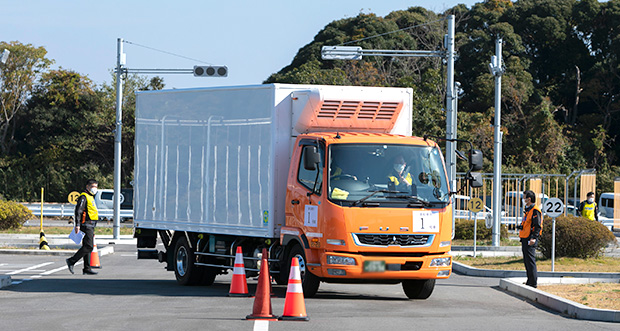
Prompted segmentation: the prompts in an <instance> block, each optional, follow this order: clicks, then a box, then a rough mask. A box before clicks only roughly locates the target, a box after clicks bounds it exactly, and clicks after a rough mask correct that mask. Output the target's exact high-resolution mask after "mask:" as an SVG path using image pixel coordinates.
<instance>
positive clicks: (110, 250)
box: [0, 246, 114, 289]
mask: <svg viewBox="0 0 620 331" xmlns="http://www.w3.org/2000/svg"><path fill="white" fill-rule="evenodd" d="M0 251H2V250H0ZM4 251H13V253H12V254H31V252H32V251H34V252H41V253H43V254H40V255H46V254H45V253H46V252H47V253H49V252H58V253H59V254H47V255H67V256H71V255H73V254H75V251H68V250H65V251H45V250H43V251H38V250H34V249H4ZM14 251H29V252H23V253H22V252H14ZM97 252H98V253H99V256H104V255H108V254H114V246H106V247H102V248H101V249H99V248H97ZM12 283H13V280H12V279H11V276H6V275H1V276H0V289H2V288H3V287H7V286H9V285H11V284H12Z"/></svg>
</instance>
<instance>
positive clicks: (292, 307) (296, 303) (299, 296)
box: [279, 257, 310, 321]
mask: <svg viewBox="0 0 620 331" xmlns="http://www.w3.org/2000/svg"><path fill="white" fill-rule="evenodd" d="M279 319H280V320H286V321H309V320H310V319H309V318H308V315H306V304H305V303H304V290H303V287H302V285H301V273H300V272H299V261H298V260H297V258H296V257H294V258H293V259H292V261H291V272H290V274H289V277H288V287H287V288H286V299H284V313H283V314H282V316H280V318H279Z"/></svg>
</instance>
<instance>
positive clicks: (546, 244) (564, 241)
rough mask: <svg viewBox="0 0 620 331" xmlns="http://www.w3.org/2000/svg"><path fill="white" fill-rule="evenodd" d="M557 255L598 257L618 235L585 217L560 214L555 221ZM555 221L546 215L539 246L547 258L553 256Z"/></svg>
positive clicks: (584, 257) (583, 257)
mask: <svg viewBox="0 0 620 331" xmlns="http://www.w3.org/2000/svg"><path fill="white" fill-rule="evenodd" d="M555 224H556V225H555V227H556V230H555V232H556V233H555V237H556V238H555V240H556V241H555V256H556V257H576V258H582V259H586V258H590V257H597V256H598V255H599V254H600V253H601V251H602V250H603V249H604V248H605V247H606V246H607V245H608V244H610V243H612V242H613V243H615V240H616V237H615V236H614V234H613V233H612V232H611V231H609V229H607V227H606V226H604V225H603V224H601V223H599V222H596V221H591V220H589V219H586V218H583V217H575V216H572V215H570V216H560V217H558V218H556V223H555ZM552 233H553V221H552V220H551V218H549V217H546V218H545V219H544V221H543V231H542V235H541V237H540V243H539V246H538V248H539V249H540V251H541V252H542V254H543V255H544V256H545V257H546V258H551V246H552Z"/></svg>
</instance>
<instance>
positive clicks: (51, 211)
mask: <svg viewBox="0 0 620 331" xmlns="http://www.w3.org/2000/svg"><path fill="white" fill-rule="evenodd" d="M23 205H24V206H26V208H28V209H30V211H31V212H32V214H33V215H35V216H41V204H40V203H24V204H23ZM74 214H75V205H73V204H70V203H44V204H43V216H64V217H73V215H74ZM112 217H114V209H99V218H112ZM120 217H121V218H133V209H121V212H120Z"/></svg>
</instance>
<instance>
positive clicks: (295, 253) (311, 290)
mask: <svg viewBox="0 0 620 331" xmlns="http://www.w3.org/2000/svg"><path fill="white" fill-rule="evenodd" d="M294 257H296V258H297V259H298V260H299V273H300V274H301V285H302V288H303V289H304V297H306V298H312V297H314V295H315V294H316V292H317V291H318V290H319V285H320V283H321V280H320V279H319V277H317V276H316V275H314V274H313V273H311V272H310V271H309V270H308V268H307V267H306V263H307V261H306V252H305V251H304V249H303V248H302V247H301V246H299V245H295V246H293V248H291V250H290V252H289V253H288V258H287V263H286V275H289V273H290V270H291V261H292V259H293V258H294ZM287 281H288V277H287Z"/></svg>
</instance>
